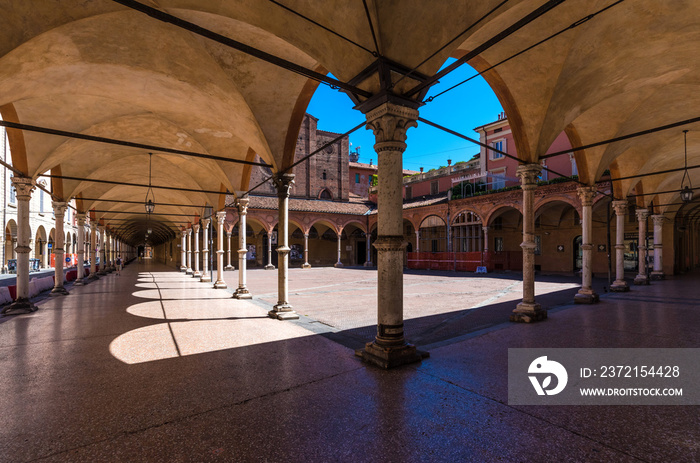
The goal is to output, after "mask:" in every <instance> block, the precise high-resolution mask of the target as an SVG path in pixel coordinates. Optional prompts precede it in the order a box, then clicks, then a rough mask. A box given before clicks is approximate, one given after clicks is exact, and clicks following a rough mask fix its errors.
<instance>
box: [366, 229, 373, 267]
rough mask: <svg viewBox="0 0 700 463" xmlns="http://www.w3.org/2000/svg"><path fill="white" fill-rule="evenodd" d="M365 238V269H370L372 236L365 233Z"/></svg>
mask: <svg viewBox="0 0 700 463" xmlns="http://www.w3.org/2000/svg"><path fill="white" fill-rule="evenodd" d="M365 238H366V239H367V242H366V245H367V249H366V250H365V267H372V243H371V242H372V234H371V233H365Z"/></svg>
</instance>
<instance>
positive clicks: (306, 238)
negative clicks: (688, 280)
mask: <svg viewBox="0 0 700 463" xmlns="http://www.w3.org/2000/svg"><path fill="white" fill-rule="evenodd" d="M301 268H311V264H310V263H309V234H308V233H304V264H303V265H302V266H301Z"/></svg>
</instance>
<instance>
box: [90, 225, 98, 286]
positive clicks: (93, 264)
mask: <svg viewBox="0 0 700 463" xmlns="http://www.w3.org/2000/svg"><path fill="white" fill-rule="evenodd" d="M99 279H100V277H99V276H97V222H95V221H94V220H92V219H90V275H88V280H91V281H92V280H99Z"/></svg>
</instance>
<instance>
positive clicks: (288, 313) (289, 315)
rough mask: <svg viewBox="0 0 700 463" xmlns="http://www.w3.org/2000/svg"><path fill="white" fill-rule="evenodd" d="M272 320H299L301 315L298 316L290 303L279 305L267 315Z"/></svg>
mask: <svg viewBox="0 0 700 463" xmlns="http://www.w3.org/2000/svg"><path fill="white" fill-rule="evenodd" d="M267 316H268V317H270V318H276V319H277V320H298V319H299V314H297V313H296V312H295V311H294V309H292V306H291V305H289V303H287V302H284V303H281V304H277V305H276V306H275V307H274V308H273V309H272V310H270V311H269V312H268V313H267Z"/></svg>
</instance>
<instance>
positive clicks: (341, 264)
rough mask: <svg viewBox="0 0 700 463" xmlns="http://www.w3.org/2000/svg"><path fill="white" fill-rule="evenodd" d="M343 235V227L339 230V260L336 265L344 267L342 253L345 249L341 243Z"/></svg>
mask: <svg viewBox="0 0 700 463" xmlns="http://www.w3.org/2000/svg"><path fill="white" fill-rule="evenodd" d="M342 237H343V229H342V228H341V229H340V231H339V232H338V262H336V263H335V265H334V267H336V268H337V267H342V266H343V263H342V262H341V261H340V254H341V252H342V251H343V246H342V243H341V239H342Z"/></svg>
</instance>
